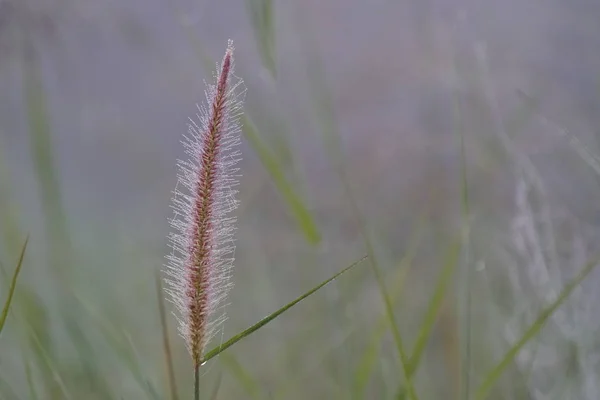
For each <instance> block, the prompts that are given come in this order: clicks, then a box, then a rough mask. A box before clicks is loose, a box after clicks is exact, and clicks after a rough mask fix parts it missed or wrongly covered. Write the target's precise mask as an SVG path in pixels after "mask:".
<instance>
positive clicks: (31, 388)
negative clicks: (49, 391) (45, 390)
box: [22, 352, 39, 400]
mask: <svg viewBox="0 0 600 400" xmlns="http://www.w3.org/2000/svg"><path fill="white" fill-rule="evenodd" d="M22 354H23V365H24V366H25V378H26V379H27V387H28V388H29V398H30V399H31V400H37V399H38V398H39V397H38V395H37V390H36V389H35V382H34V381H33V372H32V371H31V365H30V364H29V360H27V358H25V353H24V352H22Z"/></svg>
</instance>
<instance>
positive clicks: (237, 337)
mask: <svg viewBox="0 0 600 400" xmlns="http://www.w3.org/2000/svg"><path fill="white" fill-rule="evenodd" d="M366 258H367V256H364V257H362V258H361V259H360V260H357V261H355V262H354V263H352V264H351V265H349V266H348V267H346V268H344V269H343V270H341V271H340V272H338V273H336V274H335V275H333V276H332V277H331V278H329V279H326V280H325V281H323V282H321V283H320V284H318V285H317V286H315V287H314V288H312V289H311V290H309V291H308V292H306V293H304V294H303V295H302V296H300V297H298V298H296V299H295V300H294V301H292V302H290V303H288V304H286V305H285V306H283V307H281V308H280V309H279V310H277V311H275V312H274V313H272V314H270V315H268V316H266V317H265V318H263V319H261V320H260V321H258V322H257V323H256V324H254V325H252V326H251V327H249V328H248V329H246V330H244V331H242V332H240V333H238V334H237V335H234V336H233V337H231V338H230V339H229V340H227V341H226V342H224V343H222V344H221V345H219V346H217V347H215V348H213V349H212V350H210V351H208V352H207V353H206V354H205V355H204V358H203V359H202V362H203V363H204V362H207V361H208V360H210V359H211V358H213V357H215V356H217V355H218V354H220V353H221V352H223V351H225V350H227V349H228V348H230V347H231V346H233V345H234V344H236V343H237V342H239V341H240V340H242V339H244V338H245V337H247V336H250V335H251V334H252V333H254V332H256V331H257V330H259V329H260V328H262V327H263V326H265V325H267V324H268V323H269V322H271V321H273V320H274V319H275V318H277V317H279V316H280V315H281V314H283V313H284V312H286V311H287V310H289V309H290V308H292V307H293V306H295V305H296V304H298V303H300V302H301V301H302V300H304V299H306V298H307V297H309V296H311V295H312V294H314V293H315V292H317V291H318V290H319V289H321V288H323V287H324V286H326V285H327V284H328V283H330V282H332V281H333V280H335V279H337V278H339V277H340V276H341V275H343V274H344V273H346V272H348V271H349V270H351V269H352V268H354V267H356V266H357V265H359V264H360V263H362V262H363V261H364V260H365V259H366Z"/></svg>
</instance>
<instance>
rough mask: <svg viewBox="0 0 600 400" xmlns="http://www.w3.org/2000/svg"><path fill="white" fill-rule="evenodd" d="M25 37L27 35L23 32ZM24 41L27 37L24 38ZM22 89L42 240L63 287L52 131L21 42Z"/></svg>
mask: <svg viewBox="0 0 600 400" xmlns="http://www.w3.org/2000/svg"><path fill="white" fill-rule="evenodd" d="M25 36H27V34H26V33H25ZM26 39H27V37H26ZM24 55H25V60H24V66H23V88H24V89H23V90H24V92H25V93H24V99H25V109H26V115H27V123H28V125H29V141H30V146H31V156H32V159H33V164H34V167H35V172H36V175H37V181H38V184H39V186H40V196H41V203H42V207H43V211H44V217H45V219H46V220H45V229H46V240H48V241H49V248H50V257H51V260H50V263H51V266H52V268H54V270H55V271H56V273H58V275H59V277H60V279H59V282H62V283H64V284H67V282H68V281H69V279H68V278H69V274H68V273H66V271H65V269H66V268H68V267H69V263H68V259H69V257H70V254H69V252H70V244H69V243H70V239H69V235H68V229H67V222H66V216H65V210H64V207H63V201H62V197H61V189H60V183H59V179H58V172H57V170H56V168H55V165H54V157H53V153H52V132H51V128H50V125H51V124H50V116H49V114H48V102H47V98H46V92H45V91H44V87H43V80H42V76H41V71H40V65H39V60H38V59H37V57H36V54H35V49H34V46H33V44H32V43H29V42H28V41H27V40H24Z"/></svg>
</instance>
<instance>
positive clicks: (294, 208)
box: [242, 115, 321, 244]
mask: <svg viewBox="0 0 600 400" xmlns="http://www.w3.org/2000/svg"><path fill="white" fill-rule="evenodd" d="M242 129H243V131H244V136H245V137H246V139H247V140H248V142H249V143H250V145H251V146H252V148H253V149H254V152H255V153H256V154H257V156H258V158H259V159H260V161H261V163H262V164H263V166H264V167H265V169H266V170H267V172H268V173H269V175H270V176H271V179H272V180H273V182H274V183H275V185H276V186H277V188H278V189H279V192H280V193H281V195H282V196H283V198H284V200H285V202H286V203H287V205H288V207H289V209H290V212H291V213H292V215H293V217H294V219H295V220H296V222H297V223H298V225H299V226H300V229H301V230H302V232H303V233H304V236H305V237H306V239H307V240H308V241H309V243H311V244H318V243H319V242H320V241H321V234H320V233H319V229H318V228H317V224H316V223H315V221H314V219H313V217H312V215H311V213H310V212H309V211H308V209H307V208H306V206H305V205H304V204H303V202H302V200H301V199H300V196H298V194H297V193H296V192H295V190H294V188H293V187H292V185H291V184H290V183H289V182H288V180H287V179H286V177H285V174H284V173H283V170H282V168H281V167H280V165H279V163H278V161H277V160H276V158H275V157H274V156H273V155H272V154H271V152H270V151H269V149H268V148H267V146H266V145H265V144H264V143H262V140H261V139H260V136H259V134H258V130H257V129H256V126H255V125H254V123H253V122H252V120H251V119H250V118H249V117H248V116H245V115H244V116H242Z"/></svg>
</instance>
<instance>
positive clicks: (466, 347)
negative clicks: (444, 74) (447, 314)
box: [453, 65, 473, 400]
mask: <svg viewBox="0 0 600 400" xmlns="http://www.w3.org/2000/svg"><path fill="white" fill-rule="evenodd" d="M455 68H456V70H457V71H458V70H459V67H458V65H455ZM453 106H454V118H455V121H456V122H455V124H454V129H455V133H456V136H457V138H458V145H459V157H460V179H461V181H460V193H461V200H460V201H461V222H462V223H461V235H462V245H463V252H464V256H463V257H464V264H463V268H462V270H461V274H460V275H461V277H460V279H459V282H460V286H459V289H458V290H459V293H460V295H461V296H462V298H461V299H459V302H460V304H461V305H462V317H461V318H460V319H461V322H460V325H461V328H460V329H461V338H462V345H461V379H460V384H459V387H460V389H459V392H460V393H459V395H460V396H461V397H460V398H462V399H464V400H469V398H470V396H471V358H472V355H471V350H472V349H471V344H472V343H471V342H472V340H471V333H472V332H471V326H472V321H471V314H472V310H471V308H472V307H471V300H472V299H471V297H472V283H473V282H472V280H473V274H472V271H471V265H470V254H469V253H470V243H469V239H470V216H471V210H470V204H469V181H468V175H467V149H466V140H465V128H464V122H463V112H462V108H461V99H460V98H459V97H458V95H456V96H455V99H454V104H453Z"/></svg>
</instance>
